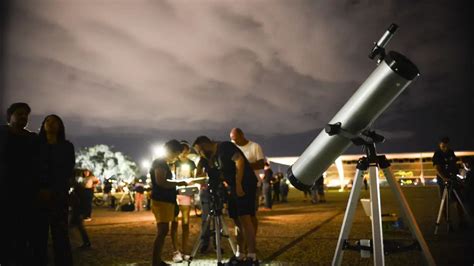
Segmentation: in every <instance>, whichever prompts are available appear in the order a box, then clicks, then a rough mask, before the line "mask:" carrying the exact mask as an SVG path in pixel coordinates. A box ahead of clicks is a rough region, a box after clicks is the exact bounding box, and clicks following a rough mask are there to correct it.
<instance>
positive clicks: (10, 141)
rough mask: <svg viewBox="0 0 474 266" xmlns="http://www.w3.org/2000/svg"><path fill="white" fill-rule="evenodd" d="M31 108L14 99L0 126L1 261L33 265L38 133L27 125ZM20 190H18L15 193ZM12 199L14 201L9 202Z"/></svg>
mask: <svg viewBox="0 0 474 266" xmlns="http://www.w3.org/2000/svg"><path fill="white" fill-rule="evenodd" d="M30 112H31V108H30V107H29V106H28V104H26V103H14V104H12V105H11V106H10V107H9V108H8V109H7V122H8V124H7V125H1V126H0V202H2V203H3V205H2V214H3V215H2V217H3V218H4V219H2V220H3V225H2V226H1V227H0V242H1V243H2V248H1V249H0V265H33V264H34V259H33V256H32V254H33V253H34V250H33V249H32V247H33V246H34V245H33V240H34V239H33V233H34V229H33V225H34V219H32V217H31V216H32V215H36V213H37V212H36V205H35V196H36V195H37V192H38V183H37V181H38V172H37V171H36V169H38V136H37V135H36V134H35V133H32V132H30V131H28V130H27V129H26V126H27V124H28V117H29V114H30ZM19 191H21V193H18V192H19ZM12 199H15V204H8V203H9V202H11V200H12Z"/></svg>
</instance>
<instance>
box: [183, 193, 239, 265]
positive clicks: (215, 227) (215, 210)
mask: <svg viewBox="0 0 474 266" xmlns="http://www.w3.org/2000/svg"><path fill="white" fill-rule="evenodd" d="M213 198H215V196H213V193H212V191H211V208H210V210H209V215H208V216H207V218H206V220H205V221H204V225H203V226H202V228H201V234H200V236H199V238H198V240H197V241H196V243H195V244H194V247H193V250H192V252H191V257H190V259H189V261H188V265H189V264H190V263H191V261H192V260H193V259H194V258H195V257H196V254H197V251H198V250H199V248H200V247H201V246H202V245H203V243H204V238H205V234H206V232H207V230H208V229H209V232H210V233H211V235H212V234H214V239H215V241H216V243H215V244H216V256H217V265H223V263H222V241H221V240H222V237H224V238H227V239H228V240H229V244H230V247H231V249H232V253H233V254H235V252H236V247H235V243H234V242H233V241H232V239H231V237H230V234H229V229H228V228H227V226H226V223H225V221H224V217H223V216H222V205H221V204H219V203H217V202H216V199H214V200H213ZM217 201H219V199H217Z"/></svg>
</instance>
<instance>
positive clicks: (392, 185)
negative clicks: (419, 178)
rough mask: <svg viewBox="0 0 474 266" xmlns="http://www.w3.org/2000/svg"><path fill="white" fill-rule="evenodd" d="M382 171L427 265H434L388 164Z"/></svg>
mask: <svg viewBox="0 0 474 266" xmlns="http://www.w3.org/2000/svg"><path fill="white" fill-rule="evenodd" d="M388 165H389V164H388ZM382 171H383V173H384V175H385V178H386V179H387V182H388V184H389V185H390V188H391V189H392V191H393V194H394V195H395V197H396V199H397V201H398V203H399V204H400V209H401V210H402V213H403V216H404V217H405V220H406V221H407V222H408V227H409V228H410V231H411V233H412V234H413V235H414V236H415V238H416V240H417V241H418V244H419V245H420V247H421V250H422V252H423V255H424V257H425V260H426V263H427V264H428V265H436V263H435V261H434V259H433V255H431V252H430V249H429V248H428V245H427V244H426V241H425V239H424V238H423V234H422V233H421V230H420V228H419V227H418V224H417V223H416V220H415V216H414V215H413V212H412V211H411V209H410V206H409V205H408V202H407V201H406V199H405V196H404V195H403V192H402V190H401V188H400V186H399V185H398V183H397V180H396V179H395V177H394V176H393V174H392V171H391V170H390V166H388V167H386V168H383V169H382Z"/></svg>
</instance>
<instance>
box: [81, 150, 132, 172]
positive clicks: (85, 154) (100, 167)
mask: <svg viewBox="0 0 474 266" xmlns="http://www.w3.org/2000/svg"><path fill="white" fill-rule="evenodd" d="M76 167H77V168H82V169H89V170H91V171H92V172H93V173H94V175H95V176H97V177H99V178H101V179H104V178H110V177H116V178H117V179H118V180H130V179H131V178H133V177H135V176H136V174H137V170H138V167H137V164H136V163H135V162H133V161H132V160H131V159H130V158H128V157H127V156H125V155H124V154H123V153H121V152H119V151H113V150H112V148H111V147H109V146H107V145H104V144H100V145H96V146H93V147H85V148H82V149H80V150H79V151H77V152H76Z"/></svg>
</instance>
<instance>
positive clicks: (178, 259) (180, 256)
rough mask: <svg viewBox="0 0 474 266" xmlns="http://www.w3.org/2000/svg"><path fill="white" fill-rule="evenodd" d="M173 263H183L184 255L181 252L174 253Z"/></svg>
mask: <svg viewBox="0 0 474 266" xmlns="http://www.w3.org/2000/svg"><path fill="white" fill-rule="evenodd" d="M173 262H174V263H180V262H183V254H181V252H179V251H175V252H173Z"/></svg>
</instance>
